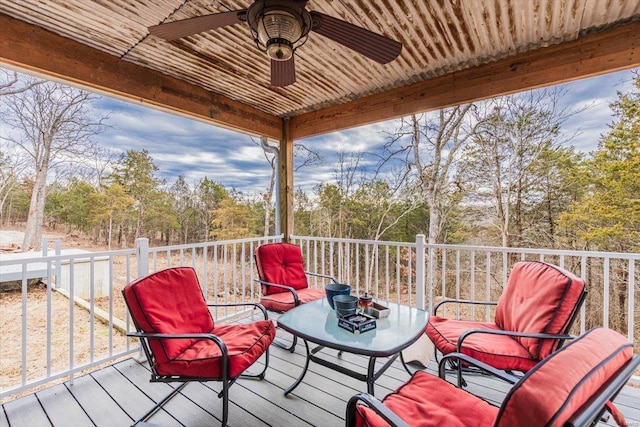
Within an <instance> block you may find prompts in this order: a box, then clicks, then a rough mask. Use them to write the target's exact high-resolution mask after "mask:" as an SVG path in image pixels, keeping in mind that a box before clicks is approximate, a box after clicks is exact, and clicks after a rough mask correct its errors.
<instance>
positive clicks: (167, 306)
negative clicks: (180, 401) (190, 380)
mask: <svg viewBox="0 0 640 427" xmlns="http://www.w3.org/2000/svg"><path fill="white" fill-rule="evenodd" d="M122 293H123V295H124V299H125V301H126V303H127V307H128V308H129V312H130V313H131V317H132V318H133V320H134V322H135V323H136V325H137V326H138V327H139V328H140V330H142V331H143V332H147V333H168V334H176V333H202V332H204V333H208V332H211V330H212V329H213V327H214V323H213V318H212V317H211V313H210V312H209V309H208V307H207V303H206V301H205V299H204V296H203V295H202V290H201V289H200V284H199V283H198V277H197V276H196V272H195V271H194V269H193V268H191V267H177V268H168V269H166V270H161V271H157V272H155V273H152V274H149V275H148V276H145V277H143V278H140V279H138V280H135V281H133V282H131V283H129V284H128V285H126V286H125V287H124V289H123V291H122ZM196 341H197V340H195V339H184V340H182V339H170V340H149V346H150V347H151V351H152V352H153V354H154V356H155V358H156V361H157V362H158V363H163V362H166V361H168V360H171V359H173V358H175V357H176V356H178V355H180V354H181V353H182V352H183V351H184V350H185V349H187V348H188V347H190V346H191V345H193V344H194V343H195V342H196Z"/></svg>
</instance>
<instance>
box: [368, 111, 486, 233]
mask: <svg viewBox="0 0 640 427" xmlns="http://www.w3.org/2000/svg"><path fill="white" fill-rule="evenodd" d="M474 110H475V107H474V104H464V105H458V106H455V107H451V108H445V109H442V110H440V111H438V112H437V113H436V114H431V115H422V116H416V115H412V116H410V117H407V118H403V119H402V120H401V121H400V127H399V128H398V129H397V130H396V132H395V133H394V134H392V135H391V138H390V140H389V141H388V142H387V143H386V144H385V152H384V154H383V156H382V158H381V163H380V169H381V168H382V167H383V166H388V165H390V164H393V163H394V162H400V163H401V164H402V165H403V167H404V171H401V172H400V173H401V180H402V181H403V182H404V183H405V185H408V186H409V187H411V188H412V189H413V193H414V197H417V198H421V199H423V200H424V201H425V202H426V203H427V206H428V207H429V231H428V242H429V243H430V244H435V243H442V242H443V240H444V227H445V224H446V219H447V215H448V213H449V211H450V210H451V209H452V208H453V207H454V206H455V205H456V201H457V200H458V197H457V193H458V192H459V191H460V185H459V183H458V182H457V181H456V180H455V179H454V178H453V176H454V175H455V173H456V169H457V168H458V160H459V151H460V150H461V149H462V147H463V146H464V145H465V144H466V143H467V142H468V141H469V140H470V139H471V137H472V136H473V135H474V133H475V131H476V128H477V126H478V123H479V122H478V119H477V117H476V116H475V115H474V114H472V113H473V112H474Z"/></svg>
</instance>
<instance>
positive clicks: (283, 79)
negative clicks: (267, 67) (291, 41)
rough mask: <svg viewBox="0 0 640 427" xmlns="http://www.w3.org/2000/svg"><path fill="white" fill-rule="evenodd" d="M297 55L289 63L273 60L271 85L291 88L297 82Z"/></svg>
mask: <svg viewBox="0 0 640 427" xmlns="http://www.w3.org/2000/svg"><path fill="white" fill-rule="evenodd" d="M294 58H295V55H294V56H292V57H291V58H289V59H288V60H287V61H276V60H274V59H272V60H271V85H272V86H289V85H292V84H294V83H295V82H296V64H295V61H294Z"/></svg>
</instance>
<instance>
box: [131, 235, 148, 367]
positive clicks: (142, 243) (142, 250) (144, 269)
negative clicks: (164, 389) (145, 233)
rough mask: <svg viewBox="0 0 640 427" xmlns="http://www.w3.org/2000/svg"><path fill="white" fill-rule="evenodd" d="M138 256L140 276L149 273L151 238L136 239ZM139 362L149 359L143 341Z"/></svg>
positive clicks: (137, 358)
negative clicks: (143, 347) (143, 349)
mask: <svg viewBox="0 0 640 427" xmlns="http://www.w3.org/2000/svg"><path fill="white" fill-rule="evenodd" d="M136 258H137V260H138V278H140V277H143V276H146V275H147V274H149V239H148V238H146V237H140V238H138V239H136ZM134 360H135V361H136V362H138V363H144V362H146V361H147V356H146V355H145V354H144V352H143V351H142V343H140V348H139V349H138V355H137V356H135V357H134Z"/></svg>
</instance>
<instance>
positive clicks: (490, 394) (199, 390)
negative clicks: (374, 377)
mask: <svg viewBox="0 0 640 427" xmlns="http://www.w3.org/2000/svg"><path fill="white" fill-rule="evenodd" d="M278 335H279V337H280V339H283V340H287V339H289V337H287V334H286V333H285V332H282V331H278ZM304 352H305V350H304V344H302V343H301V342H299V343H298V346H297V348H296V351H295V353H293V354H292V353H289V352H288V351H286V350H283V349H281V348H278V347H275V346H272V347H271V350H270V360H269V369H268V370H267V373H266V378H265V380H264V381H255V380H249V379H241V380H238V382H237V383H236V384H234V385H233V386H232V387H231V388H230V390H229V397H230V402H229V425H230V426H234V427H236V426H247V427H254V426H283V425H296V426H304V425H310V426H322V427H325V426H328V427H332V426H343V425H344V416H345V409H346V401H347V400H348V399H349V398H350V397H351V396H353V395H354V394H356V393H358V392H360V391H365V390H366V384H365V383H364V382H362V381H358V380H356V379H354V378H350V377H348V376H346V375H343V374H340V373H338V372H335V371H333V370H331V369H330V368H327V367H324V366H322V365H319V364H315V363H311V364H310V366H309V371H308V372H307V375H306V376H305V378H304V381H303V382H302V383H301V384H300V385H299V386H298V388H296V389H295V390H294V391H293V392H292V393H291V394H290V395H289V396H287V397H285V396H284V395H283V391H284V390H285V389H286V388H287V387H289V386H290V385H291V384H292V383H293V382H294V381H295V380H296V378H298V376H299V375H300V373H301V372H302V369H303V366H304V363H305V357H304ZM322 354H323V357H328V358H331V360H332V361H333V362H335V363H338V364H342V365H343V366H348V367H350V368H352V369H356V370H358V371H361V372H365V371H366V368H367V359H366V358H365V357H362V356H358V355H353V354H343V355H342V356H341V357H338V354H337V352H336V351H334V350H328V349H324V350H322ZM261 363H263V361H262V359H261V360H260V362H259V363H258V365H256V366H254V367H253V368H252V370H255V371H258V370H259V369H261V368H262V365H261ZM410 367H411V369H412V370H415V369H416V366H413V365H410ZM426 370H427V371H428V372H431V373H435V372H436V365H435V362H433V361H431V363H430V364H429V366H428V367H427V368H426ZM149 378H150V375H149V369H148V367H147V366H146V365H144V364H140V363H138V362H136V361H135V360H134V359H126V360H123V361H120V362H118V363H114V364H113V365H110V366H107V367H104V368H102V369H100V370H97V371H95V372H93V373H91V374H87V375H84V376H82V377H77V378H75V379H74V381H73V384H71V383H68V382H67V383H64V384H58V385H55V386H52V387H50V388H47V389H44V390H41V391H38V392H36V393H34V394H30V395H27V396H24V397H21V398H18V399H15V400H12V401H8V402H6V403H5V404H3V405H2V408H3V411H2V413H1V414H0V427H5V426H7V427H8V426H11V427H22V426H25V427H33V426H49V425H53V426H54V427H59V426H63V427H68V426H91V425H96V426H126V425H131V424H132V423H133V420H134V419H138V418H139V417H141V416H142V415H143V414H144V413H146V412H147V411H148V410H149V409H150V408H151V407H152V406H153V404H154V402H157V401H159V400H160V399H162V397H164V396H165V395H166V394H168V393H169V391H170V390H171V387H172V386H171V385H169V384H165V383H151V382H149ZM408 378H409V374H408V373H407V372H406V371H405V370H404V368H403V367H402V365H401V364H400V362H399V361H396V362H395V363H394V364H393V365H392V366H391V367H390V368H389V369H388V370H387V372H386V373H385V374H384V375H383V376H382V377H381V378H379V379H378V381H376V385H375V394H376V396H377V397H378V398H383V397H384V396H385V395H387V394H388V393H390V392H391V391H393V390H394V389H395V388H397V387H398V386H400V385H401V384H403V383H404V382H405V381H406V380H407V379H408ZM465 379H466V380H467V382H468V388H467V389H468V390H469V391H471V392H474V393H475V394H478V395H479V396H481V397H483V398H484V399H486V400H489V401H491V402H493V403H494V404H499V403H500V402H501V401H502V399H503V398H504V396H505V393H506V391H507V390H508V388H509V386H508V384H506V383H503V382H501V381H498V380H496V379H495V378H491V377H487V376H482V375H466V376H465ZM449 380H450V381H453V380H454V378H453V376H450V377H449ZM220 389H221V385H220V383H218V382H208V383H190V384H189V385H187V386H186V387H185V388H184V389H183V390H182V391H181V392H180V393H179V394H178V395H177V396H176V397H175V398H174V399H172V400H171V401H170V402H167V403H166V404H165V408H164V409H163V410H160V411H158V412H157V413H156V414H154V415H153V416H152V417H151V418H150V419H149V421H148V422H149V423H150V424H153V425H159V426H200V425H219V423H220V416H221V412H222V409H221V408H222V402H221V400H220V399H218V398H217V393H218V392H219V391H220ZM639 402H640V389H638V388H634V387H626V388H625V389H624V390H623V391H622V392H621V394H620V395H619V397H618V398H617V399H616V404H617V405H618V406H619V408H620V409H621V410H622V412H623V413H624V414H625V416H626V417H627V419H628V421H629V423H630V424H639V423H640V403H639ZM49 420H51V421H49ZM607 424H609V425H610V424H611V421H610V422H609V423H607Z"/></svg>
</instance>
